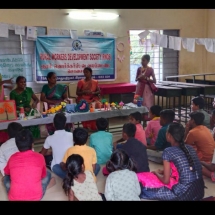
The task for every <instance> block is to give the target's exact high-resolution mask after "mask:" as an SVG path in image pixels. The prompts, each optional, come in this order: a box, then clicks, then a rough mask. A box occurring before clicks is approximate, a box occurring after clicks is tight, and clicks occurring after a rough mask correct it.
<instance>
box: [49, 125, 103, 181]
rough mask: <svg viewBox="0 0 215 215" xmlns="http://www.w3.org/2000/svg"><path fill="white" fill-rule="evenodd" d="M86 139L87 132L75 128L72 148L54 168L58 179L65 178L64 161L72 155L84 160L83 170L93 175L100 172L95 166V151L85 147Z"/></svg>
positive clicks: (98, 167)
mask: <svg viewBox="0 0 215 215" xmlns="http://www.w3.org/2000/svg"><path fill="white" fill-rule="evenodd" d="M87 139H88V132H87V130H86V129H84V128H76V129H75V130H74V132H73V140H74V143H75V144H74V146H72V147H70V148H68V149H67V151H66V152H65V154H64V157H63V161H62V162H61V163H60V164H56V165H55V166H54V169H53V171H54V173H55V174H56V175H58V176H59V177H60V178H62V179H64V178H65V177H66V160H67V158H68V157H69V156H70V155H72V154H79V155H81V156H82V157H83V158H84V166H85V170H89V171H91V172H92V174H93V175H94V174H95V175H94V178H95V180H96V177H95V176H96V175H97V174H98V173H99V171H100V165H99V164H97V157H96V151H95V149H93V148H92V147H89V146H87V145H86V142H87Z"/></svg>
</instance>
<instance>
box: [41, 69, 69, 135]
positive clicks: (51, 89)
mask: <svg viewBox="0 0 215 215" xmlns="http://www.w3.org/2000/svg"><path fill="white" fill-rule="evenodd" d="M47 80H48V84H45V85H44V86H43V88H42V92H41V97H40V100H41V101H42V102H46V103H47V105H48V109H49V108H51V107H52V106H55V105H59V104H60V103H61V102H66V103H68V101H69V100H68V86H67V85H65V84H57V76H56V74H55V72H49V73H48V74H47ZM72 127H73V124H72V123H68V124H66V131H71V128H72ZM46 128H47V130H48V133H49V134H50V135H51V134H53V133H54V131H55V128H54V126H53V124H52V123H51V124H47V125H46Z"/></svg>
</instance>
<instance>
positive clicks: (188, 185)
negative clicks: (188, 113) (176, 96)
mask: <svg viewBox="0 0 215 215" xmlns="http://www.w3.org/2000/svg"><path fill="white" fill-rule="evenodd" d="M184 132H185V129H184V127H183V126H182V125H181V124H179V123H176V122H173V123H171V124H170V125H169V126H168V129H167V133H166V138H167V140H168V142H170V143H171V147H168V148H166V149H165V150H164V151H163V167H164V169H163V170H158V171H155V172H151V173H146V172H144V173H138V174H137V176H138V179H139V182H140V183H141V185H142V191H141V195H140V196H141V198H142V199H152V200H172V201H191V200H195V201H198V200H201V199H202V198H203V197H204V180H203V176H202V167H201V163H200V160H199V158H198V156H197V154H196V152H195V150H194V149H193V148H192V146H189V145H186V144H184V142H183V139H184Z"/></svg>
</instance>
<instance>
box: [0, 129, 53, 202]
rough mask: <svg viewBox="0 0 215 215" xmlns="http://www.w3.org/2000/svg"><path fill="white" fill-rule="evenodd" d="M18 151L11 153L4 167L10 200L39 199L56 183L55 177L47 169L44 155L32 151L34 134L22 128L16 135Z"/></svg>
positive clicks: (4, 179)
mask: <svg viewBox="0 0 215 215" xmlns="http://www.w3.org/2000/svg"><path fill="white" fill-rule="evenodd" d="M15 141H16V145H17V148H18V149H19V151H18V152H16V153H14V154H13V155H11V157H10V159H9V160H8V162H7V166H6V167H5V168H4V172H5V176H4V178H3V183H4V185H5V187H6V191H7V193H8V198H9V200H13V201H20V200H22V201H23V200H24V201H32V200H34V201H39V200H41V199H42V197H43V195H44V194H45V192H46V189H48V188H50V187H51V186H53V185H55V183H56V182H55V178H53V177H52V178H51V173H50V172H49V171H48V170H47V169H46V164H45V159H44V156H43V155H41V154H39V153H38V152H34V151H32V147H33V135H32V133H31V132H30V131H29V130H22V131H20V132H18V133H17V134H16V136H15Z"/></svg>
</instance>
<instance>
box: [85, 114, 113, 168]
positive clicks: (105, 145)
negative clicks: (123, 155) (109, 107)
mask: <svg viewBox="0 0 215 215" xmlns="http://www.w3.org/2000/svg"><path fill="white" fill-rule="evenodd" d="M96 127H97V129H98V131H97V132H95V133H93V134H91V135H90V144H89V145H90V147H92V148H94V149H95V151H96V156H97V163H98V164H106V162H107V161H108V160H109V159H110V156H111V154H112V151H113V134H111V133H110V132H107V131H105V130H106V129H107V127H108V120H107V119H105V118H99V119H97V120H96Z"/></svg>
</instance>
